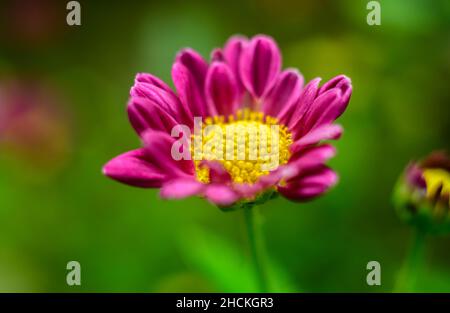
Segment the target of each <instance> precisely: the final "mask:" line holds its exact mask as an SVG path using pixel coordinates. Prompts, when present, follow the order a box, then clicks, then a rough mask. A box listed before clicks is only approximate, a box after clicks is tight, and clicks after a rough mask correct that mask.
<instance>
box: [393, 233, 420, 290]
mask: <svg viewBox="0 0 450 313" xmlns="http://www.w3.org/2000/svg"><path fill="white" fill-rule="evenodd" d="M425 237H426V232H424V231H423V230H420V229H417V230H416V232H415V234H414V239H413V242H412V245H411V248H410V250H409V253H408V256H407V258H406V260H405V262H404V264H403V267H402V269H401V270H400V273H399V277H398V279H397V283H396V287H395V291H397V292H413V291H414V289H415V286H416V281H417V277H418V275H419V273H420V268H421V265H422V262H423V254H424V250H425Z"/></svg>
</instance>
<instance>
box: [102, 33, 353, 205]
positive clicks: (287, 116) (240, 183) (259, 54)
mask: <svg viewBox="0 0 450 313" xmlns="http://www.w3.org/2000/svg"><path fill="white" fill-rule="evenodd" d="M172 79H173V82H174V85H175V87H176V93H175V92H174V91H172V89H171V88H170V87H169V86H168V85H167V84H165V83H164V82H163V81H161V80H160V79H158V78H157V77H155V76H153V75H151V74H138V75H137V76H136V80H135V84H134V86H133V87H132V88H131V92H130V95H131V98H130V101H129V104H128V116H129V120H130V122H131V124H132V126H133V127H134V129H135V130H136V132H137V133H138V135H139V136H140V137H141V138H142V142H143V147H142V148H139V149H137V150H133V151H129V152H127V153H124V154H122V155H119V156H118V157H116V158H114V159H112V160H111V161H110V162H109V163H107V164H106V165H105V166H104V168H103V172H104V174H105V175H107V176H109V177H111V178H113V179H115V180H118V181H120V182H123V183H126V184H129V185H133V186H138V187H144V188H161V192H160V195H161V197H163V198H184V197H189V196H194V195H199V196H202V197H205V198H206V199H208V200H209V201H210V202H212V203H214V204H216V205H218V206H219V207H228V206H230V205H233V204H243V203H244V204H245V203H249V202H252V201H257V200H258V199H261V198H264V196H265V195H268V194H273V193H274V192H275V193H280V194H281V195H283V196H284V197H286V198H288V199H290V200H294V201H305V200H308V199H311V198H314V197H317V196H319V195H321V194H323V193H324V192H325V191H327V190H328V189H329V188H330V187H331V186H333V185H334V184H335V183H336V181H337V175H336V174H335V172H334V171H332V170H331V169H330V168H329V167H327V166H326V165H325V162H326V161H327V160H328V159H329V158H331V157H333V156H334V155H335V149H334V148H333V147H332V146H331V145H329V144H323V143H321V142H322V141H323V140H330V139H338V138H339V137H340V135H341V133H342V128H341V126H339V125H336V124H333V122H334V121H335V120H336V118H338V117H339V116H340V115H341V114H342V113H343V112H344V111H345V109H346V107H347V104H348V102H349V99H350V96H351V93H352V86H351V82H350V79H349V78H347V77H346V76H344V75H340V76H337V77H335V78H333V79H331V80H330V81H328V82H326V83H325V84H323V85H322V86H319V83H320V79H319V78H316V79H314V80H312V81H311V82H309V83H308V84H307V85H306V86H303V77H302V75H301V74H300V73H299V72H298V71H297V70H295V69H285V70H283V71H282V70H281V55H280V51H279V49H278V46H277V44H276V43H275V41H274V40H273V39H272V38H270V37H268V36H265V35H257V36H255V37H253V38H251V39H250V40H248V39H246V38H244V37H239V36H236V37H232V38H230V39H229V40H228V42H227V43H226V44H225V46H224V48H223V49H215V50H214V51H213V52H212V55H211V62H210V63H208V62H207V61H205V60H204V59H203V58H202V57H201V56H200V55H199V54H198V53H197V52H195V51H194V50H192V49H184V50H182V51H181V52H179V54H178V55H177V57H176V60H175V63H174V64H173V67H172ZM195 117H201V119H202V122H203V126H202V127H205V125H206V126H207V125H216V126H218V127H219V129H222V130H225V129H226V128H227V127H228V126H233V127H236V128H237V129H239V128H240V127H244V128H245V127H248V126H255V127H256V129H259V133H257V134H256V135H255V136H250V135H249V136H247V137H245V138H246V139H247V141H250V142H253V143H256V144H255V145H249V142H246V144H245V147H246V148H247V151H246V152H245V153H246V155H245V156H246V158H245V159H244V160H242V159H240V160H236V159H232V160H230V159H227V158H224V159H217V158H215V157H214V156H211V155H209V154H207V153H203V154H201V152H200V155H201V158H200V159H194V160H192V159H184V158H183V159H181V160H175V159H174V158H173V157H172V154H171V149H172V147H173V145H174V143H175V142H176V141H177V140H178V139H179V138H176V137H173V136H171V134H172V130H173V128H174V127H176V125H187V127H188V128H189V129H190V130H193V129H194V126H195V125H194V118H195ZM272 126H278V129H279V135H278V139H279V140H278V150H279V159H278V162H277V166H276V167H275V168H271V169H270V170H267V169H265V168H264V166H263V164H264V162H265V160H264V159H262V158H259V157H258V158H257V159H250V158H248V156H249V154H251V153H254V155H258V156H259V155H260V152H261V151H259V149H260V148H259V144H258V143H260V140H262V139H261V138H262V137H263V136H262V135H261V134H262V133H264V132H265V130H269V129H270V128H271V127H272ZM192 133H194V132H192ZM189 139H191V140H189V142H190V144H189V146H187V147H184V148H185V149H188V150H189V154H191V155H194V153H195V151H194V150H195V149H194V147H195V146H196V145H195V144H194V143H195V141H196V140H197V139H198V138H197V136H196V135H193V136H192V138H189ZM224 139H225V138H224ZM226 142H227V140H224V141H223V146H222V147H219V148H218V149H219V150H222V151H225V144H226ZM205 145H206V143H205V142H203V143H202V144H201V145H200V147H198V146H197V148H199V149H200V150H202V149H203V148H205ZM250 146H251V147H250ZM252 149H253V150H252ZM270 149H271V148H270V147H269V150H270ZM182 150H183V149H182ZM184 152H186V151H184Z"/></svg>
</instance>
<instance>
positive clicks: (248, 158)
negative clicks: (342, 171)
mask: <svg viewBox="0 0 450 313" xmlns="http://www.w3.org/2000/svg"><path fill="white" fill-rule="evenodd" d="M291 143H292V136H291V133H290V132H289V130H288V129H287V127H286V126H284V125H281V124H279V123H278V121H277V119H275V118H273V117H271V116H265V115H264V114H263V113H262V112H254V111H250V110H249V109H244V110H242V111H241V110H240V111H238V112H237V113H236V114H234V115H230V116H228V118H225V117H224V116H214V117H213V118H211V117H208V118H206V119H205V121H204V123H202V125H201V131H199V132H195V133H194V135H193V136H192V143H191V155H192V157H193V160H194V164H195V171H196V176H197V179H198V180H199V181H201V182H203V183H208V182H209V168H208V167H207V166H203V163H202V161H204V160H206V161H218V162H220V163H221V164H222V165H223V167H224V168H225V170H226V171H227V172H228V173H229V174H230V176H231V179H232V180H233V182H235V183H255V182H256V181H257V180H258V178H259V177H261V176H263V175H267V174H268V173H269V172H270V171H272V170H274V169H276V168H277V167H278V166H280V165H282V164H285V163H287V161H288V159H289V157H290V151H289V147H290V145H291Z"/></svg>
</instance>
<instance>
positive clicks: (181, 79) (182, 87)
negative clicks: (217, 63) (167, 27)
mask: <svg viewBox="0 0 450 313" xmlns="http://www.w3.org/2000/svg"><path fill="white" fill-rule="evenodd" d="M207 70H208V64H207V63H206V62H205V60H203V58H202V57H201V56H200V55H199V54H198V53H197V52H195V51H194V50H192V49H185V50H183V51H181V52H180V53H179V54H178V55H177V58H176V61H175V63H174V65H173V67H172V79H173V82H174V84H175V87H176V89H177V92H178V95H179V97H180V99H181V102H182V103H183V104H184V105H185V106H187V107H188V108H189V109H190V111H191V112H192V115H193V116H202V117H204V116H207V115H208V114H209V112H208V109H207V107H206V102H205V96H204V92H203V91H204V87H205V78H206V72H207Z"/></svg>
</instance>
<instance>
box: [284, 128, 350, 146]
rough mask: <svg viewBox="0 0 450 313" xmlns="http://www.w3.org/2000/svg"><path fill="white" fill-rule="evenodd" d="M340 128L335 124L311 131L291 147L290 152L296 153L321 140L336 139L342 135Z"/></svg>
mask: <svg viewBox="0 0 450 313" xmlns="http://www.w3.org/2000/svg"><path fill="white" fill-rule="evenodd" d="M342 131H343V129H342V127H341V126H340V125H336V124H326V125H322V126H320V127H318V128H315V129H313V130H311V131H310V132H309V133H307V134H306V135H304V136H303V137H301V138H300V139H299V140H297V141H295V142H294V143H293V144H292V145H291V151H294V152H295V151H298V150H300V149H302V148H303V147H305V146H308V145H314V144H316V143H318V142H319V141H322V140H330V139H338V138H339V137H340V136H341V135H342Z"/></svg>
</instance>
